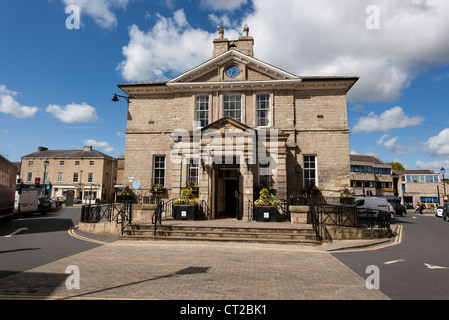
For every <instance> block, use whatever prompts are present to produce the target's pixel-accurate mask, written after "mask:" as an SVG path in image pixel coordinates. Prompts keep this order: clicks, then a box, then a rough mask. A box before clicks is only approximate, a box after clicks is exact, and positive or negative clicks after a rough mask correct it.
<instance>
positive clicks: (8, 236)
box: [4, 227, 28, 238]
mask: <svg viewBox="0 0 449 320" xmlns="http://www.w3.org/2000/svg"><path fill="white" fill-rule="evenodd" d="M25 230H28V228H27V227H25V228H20V229H17V230H16V231H14V232H13V233H10V234H8V235H7V236H4V238H11V237H12V236H13V235H15V234H17V233H19V232H20V231H25Z"/></svg>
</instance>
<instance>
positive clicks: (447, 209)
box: [443, 203, 449, 221]
mask: <svg viewBox="0 0 449 320" xmlns="http://www.w3.org/2000/svg"><path fill="white" fill-rule="evenodd" d="M443 220H445V221H449V203H445V204H444V205H443Z"/></svg>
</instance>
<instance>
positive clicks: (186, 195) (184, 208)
mask: <svg viewBox="0 0 449 320" xmlns="http://www.w3.org/2000/svg"><path fill="white" fill-rule="evenodd" d="M172 212H173V213H172V215H173V219H175V220H195V219H196V218H197V214H198V201H196V200H195V199H194V197H193V193H192V190H190V188H187V187H186V188H184V189H183V190H182V192H181V197H180V198H178V199H176V200H174V201H173V206H172Z"/></svg>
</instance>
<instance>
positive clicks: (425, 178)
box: [396, 170, 444, 208]
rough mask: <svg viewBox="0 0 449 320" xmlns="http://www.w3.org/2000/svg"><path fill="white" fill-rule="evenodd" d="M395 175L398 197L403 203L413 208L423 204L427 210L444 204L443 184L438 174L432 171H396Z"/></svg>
mask: <svg viewBox="0 0 449 320" xmlns="http://www.w3.org/2000/svg"><path fill="white" fill-rule="evenodd" d="M396 173H397V174H398V175H399V180H398V191H399V196H400V197H402V198H403V201H404V203H411V204H413V205H414V206H416V205H418V203H419V204H420V203H424V204H426V206H427V207H429V208H431V207H435V206H436V205H438V204H443V203H444V199H443V196H444V184H443V182H442V181H443V180H442V179H441V176H440V174H439V173H435V172H434V171H433V170H396Z"/></svg>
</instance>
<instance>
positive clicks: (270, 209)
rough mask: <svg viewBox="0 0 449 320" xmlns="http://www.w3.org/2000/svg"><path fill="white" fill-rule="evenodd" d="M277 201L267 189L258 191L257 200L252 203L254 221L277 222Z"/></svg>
mask: <svg viewBox="0 0 449 320" xmlns="http://www.w3.org/2000/svg"><path fill="white" fill-rule="evenodd" d="M279 203H280V201H279V199H278V198H277V197H276V196H275V195H274V194H273V193H271V192H270V191H269V190H268V189H267V188H263V189H262V190H260V193H259V199H257V200H256V201H254V219H255V220H256V221H278V219H279V212H278V207H277V206H278V205H279Z"/></svg>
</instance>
